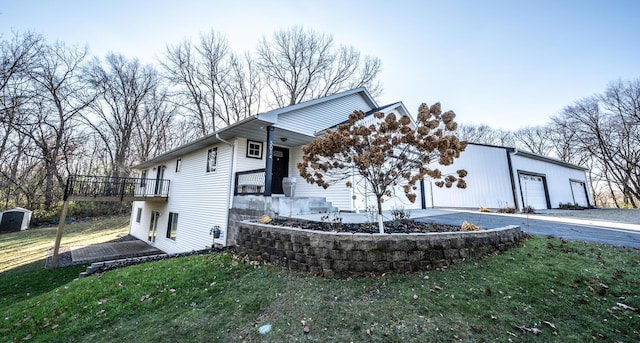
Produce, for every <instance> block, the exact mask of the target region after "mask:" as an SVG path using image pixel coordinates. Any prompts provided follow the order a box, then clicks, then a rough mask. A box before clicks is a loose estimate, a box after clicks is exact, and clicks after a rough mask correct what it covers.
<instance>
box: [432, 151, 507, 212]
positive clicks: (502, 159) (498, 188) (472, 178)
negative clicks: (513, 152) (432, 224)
mask: <svg viewBox="0 0 640 343" xmlns="http://www.w3.org/2000/svg"><path fill="white" fill-rule="evenodd" d="M431 167H432V168H439V169H440V170H441V171H442V174H443V175H446V174H450V173H453V174H455V171H456V170H459V169H465V170H466V171H467V172H468V175H467V176H466V177H465V178H464V179H465V180H466V182H467V188H466V189H460V188H457V187H456V186H455V184H454V185H453V186H452V187H451V188H446V187H442V188H439V187H437V186H436V185H435V184H432V185H430V184H429V182H430V181H429V180H425V193H427V194H426V197H427V199H429V201H427V204H429V203H430V202H431V201H430V200H431V199H433V206H434V207H466V208H480V207H488V208H502V207H507V206H510V207H513V206H515V204H514V202H513V192H512V190H511V179H510V178H509V164H508V162H507V152H506V150H505V149H504V148H497V147H488V146H481V145H472V144H469V145H468V146H467V148H466V150H465V151H463V152H462V153H461V154H460V158H458V159H456V160H454V164H453V165H451V166H446V167H443V166H440V165H437V164H433V165H432V166H431ZM431 182H434V181H431ZM430 191H432V192H433V194H429V192H430Z"/></svg>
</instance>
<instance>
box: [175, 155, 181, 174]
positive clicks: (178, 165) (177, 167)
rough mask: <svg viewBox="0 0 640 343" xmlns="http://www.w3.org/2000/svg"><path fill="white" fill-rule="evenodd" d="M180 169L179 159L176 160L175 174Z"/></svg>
mask: <svg viewBox="0 0 640 343" xmlns="http://www.w3.org/2000/svg"><path fill="white" fill-rule="evenodd" d="M181 168H182V159H181V158H179V159H177V160H176V173H177V172H179V171H180V169H181Z"/></svg>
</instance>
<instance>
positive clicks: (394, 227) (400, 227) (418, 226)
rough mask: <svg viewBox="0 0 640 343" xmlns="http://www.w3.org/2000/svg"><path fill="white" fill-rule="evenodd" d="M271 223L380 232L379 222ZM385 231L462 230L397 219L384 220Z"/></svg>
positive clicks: (286, 221)
mask: <svg viewBox="0 0 640 343" xmlns="http://www.w3.org/2000/svg"><path fill="white" fill-rule="evenodd" d="M269 224H270V225H277V226H289V227H297V228H301V229H305V230H316V231H326V232H350V233H379V230H378V223H377V222H376V223H361V224H354V223H335V222H334V223H330V222H316V221H310V220H304V219H297V218H293V219H289V218H282V217H278V218H274V219H273V220H272V221H271V222H270V223H269ZM384 231H385V233H428V232H456V231H462V229H461V228H460V226H453V225H444V224H437V223H419V222H415V221H413V220H407V219H403V220H397V221H387V222H384Z"/></svg>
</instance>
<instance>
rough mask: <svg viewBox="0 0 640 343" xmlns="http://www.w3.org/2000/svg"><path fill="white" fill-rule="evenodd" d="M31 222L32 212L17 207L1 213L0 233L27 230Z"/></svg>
mask: <svg viewBox="0 0 640 343" xmlns="http://www.w3.org/2000/svg"><path fill="white" fill-rule="evenodd" d="M30 222H31V211H29V210H27V209H24V208H20V207H16V208H14V209H11V210H8V211H4V212H0V232H15V231H20V230H26V229H27V228H28V227H29V223H30Z"/></svg>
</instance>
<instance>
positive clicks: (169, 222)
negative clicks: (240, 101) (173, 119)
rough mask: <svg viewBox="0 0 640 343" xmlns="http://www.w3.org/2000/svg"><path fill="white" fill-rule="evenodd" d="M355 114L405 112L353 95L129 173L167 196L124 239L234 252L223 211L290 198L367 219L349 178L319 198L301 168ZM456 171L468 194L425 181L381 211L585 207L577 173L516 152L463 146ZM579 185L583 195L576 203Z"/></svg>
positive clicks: (247, 122)
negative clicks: (305, 153) (329, 132)
mask: <svg viewBox="0 0 640 343" xmlns="http://www.w3.org/2000/svg"><path fill="white" fill-rule="evenodd" d="M355 110H362V111H365V112H369V113H373V112H375V111H380V112H383V113H386V114H389V113H395V114H396V115H404V114H409V113H408V112H407V110H406V108H405V107H404V105H403V104H402V103H401V102H398V103H395V104H391V105H387V106H383V107H379V106H378V105H377V104H376V102H375V101H374V100H373V98H372V97H371V95H370V94H369V93H368V92H367V91H366V90H365V89H364V88H358V89H354V90H350V91H346V92H342V93H339V94H335V95H331V96H328V97H325V98H321V99H316V100H312V101H307V102H304V103H301V104H297V105H293V106H288V107H284V108H280V109H277V110H273V111H270V112H267V113H262V114H258V115H255V116H251V117H249V118H246V119H244V120H242V121H240V122H238V123H235V124H233V125H230V126H228V127H226V128H224V129H221V130H219V131H218V132H217V133H216V134H212V135H208V136H205V137H203V138H200V139H198V140H195V141H193V142H191V143H189V144H187V145H184V146H181V147H179V148H177V149H174V150H172V151H169V152H167V153H164V154H162V155H160V156H158V157H155V158H153V159H151V160H148V161H145V162H143V163H140V164H139V165H137V166H135V167H134V168H135V169H137V170H139V171H140V174H141V179H142V180H141V181H140V184H138V185H136V186H135V187H136V189H137V190H143V191H142V193H143V194H151V195H154V194H155V195H157V194H158V189H159V188H158V187H163V188H162V189H163V190H166V189H167V187H168V192H167V193H166V194H164V193H163V194H162V197H158V196H151V197H149V198H148V199H147V198H145V197H142V198H139V199H138V200H141V201H134V202H133V206H132V215H131V225H130V233H131V234H132V235H133V236H135V237H137V238H139V239H142V240H144V241H147V242H148V243H149V244H150V245H153V246H155V247H157V248H159V249H161V250H163V251H165V252H168V253H176V252H184V251H191V250H200V249H204V248H208V247H211V246H212V245H220V246H226V245H229V244H233V238H229V231H228V225H229V222H230V214H229V210H230V209H232V208H234V209H237V208H239V206H240V205H241V204H244V205H246V204H249V205H251V206H253V207H254V208H256V207H260V206H262V205H264V209H265V210H266V209H267V205H265V204H267V200H266V199H269V201H271V204H273V203H274V202H276V201H277V202H278V203H279V205H278V206H282V204H284V203H287V201H290V202H292V201H294V200H295V201H300V202H304V203H305V204H306V205H305V206H306V207H305V206H301V207H299V208H298V209H297V210H298V211H301V212H299V213H302V211H317V212H321V211H323V209H324V210H331V209H334V208H338V209H339V210H341V211H364V210H367V207H371V206H376V201H375V197H373V195H372V194H371V193H370V192H368V190H367V188H366V187H365V186H364V184H363V182H361V180H359V178H358V177H356V176H355V175H354V177H353V179H352V180H351V182H352V183H353V184H354V185H355V187H353V188H348V187H346V185H345V184H344V183H340V184H335V185H332V186H330V187H329V188H328V189H326V190H324V189H322V188H320V187H318V186H316V185H311V184H307V183H306V182H305V181H304V180H303V179H302V178H301V177H300V173H299V171H298V168H297V164H298V162H301V161H302V147H303V146H304V145H306V144H309V143H310V142H311V141H312V140H313V139H315V138H316V136H318V135H321V134H322V133H323V131H324V130H326V129H328V128H333V127H336V126H337V125H339V124H341V123H344V122H345V121H346V120H347V119H348V116H349V114H351V113H352V112H353V111H355ZM368 118H369V117H368ZM367 120H369V119H367ZM456 169H467V170H468V171H469V175H468V176H467V178H466V180H467V184H468V185H469V187H468V188H467V189H466V190H458V189H455V188H454V189H448V190H445V191H443V190H441V189H439V188H437V187H435V186H434V185H433V184H432V183H431V182H429V180H425V182H424V183H422V184H421V185H419V186H417V188H416V193H417V198H416V200H415V202H413V203H412V202H410V201H409V200H408V199H407V198H406V196H405V195H404V192H403V191H402V187H401V185H399V186H398V187H396V189H395V192H394V193H395V196H394V197H392V198H391V199H386V200H385V202H384V204H383V207H384V209H387V210H390V209H417V208H425V207H434V206H440V207H480V206H484V207H505V206H515V207H518V208H522V207H521V206H522V204H523V203H524V204H527V205H531V206H532V205H533V204H534V202H535V201H540V199H544V200H545V206H547V205H548V206H552V205H557V203H559V202H579V201H586V202H587V203H589V202H590V196H589V195H588V193H587V192H586V190H587V189H588V187H585V185H586V178H585V174H584V169H583V168H580V167H576V166H571V165H568V164H566V163H561V162H559V161H554V160H550V159H547V158H544V157H541V156H535V155H532V154H529V153H524V152H519V151H516V150H514V149H509V148H504V147H490V146H481V145H473V144H472V145H469V147H468V148H467V151H466V152H464V153H463V155H462V156H461V158H460V159H459V160H457V161H456V163H455V166H452V167H448V168H444V171H445V172H453V171H455V170H456ZM285 177H296V178H297V181H298V182H297V187H296V192H295V197H294V198H285V197H284V195H283V191H284V190H283V186H282V180H283V178H285ZM536 182H537V183H536ZM538 184H544V186H545V187H546V188H544V189H543V191H542V193H540V192H539V191H540V188H539V187H538V188H536V187H537V186H536V185H538ZM154 187H155V188H154ZM581 187H582V189H584V192H583V193H582V194H581V195H580V194H579V193H580V192H579V191H580V189H581ZM521 188H524V190H525V191H524V193H523V192H522V191H520V189H521ZM145 189H146V190H145ZM154 190H155V191H154ZM549 190H551V191H549ZM536 192H537V193H536ZM540 194H542V196H541V195H540ZM536 196H537V198H536ZM291 199H294V200H291ZM536 199H537V200H536ZM574 199H576V200H575V201H574ZM261 201H262V202H261ZM536 206H537V205H536ZM279 208H282V207H279ZM287 210H289V207H287ZM317 212H316V213H317ZM305 213H308V212H305Z"/></svg>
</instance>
